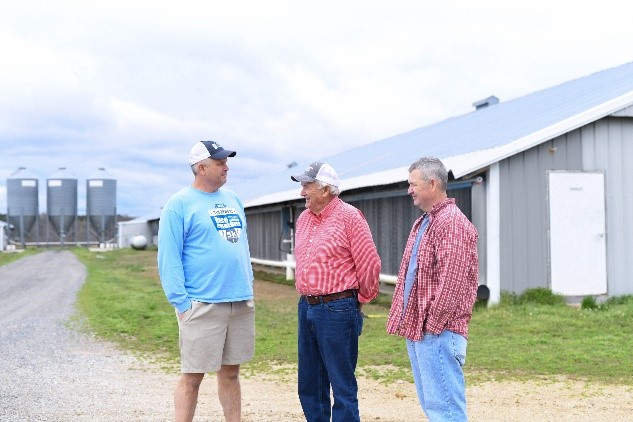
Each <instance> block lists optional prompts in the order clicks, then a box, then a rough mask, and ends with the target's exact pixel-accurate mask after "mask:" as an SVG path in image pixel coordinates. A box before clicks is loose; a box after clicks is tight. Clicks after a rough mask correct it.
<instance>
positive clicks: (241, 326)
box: [176, 299, 255, 374]
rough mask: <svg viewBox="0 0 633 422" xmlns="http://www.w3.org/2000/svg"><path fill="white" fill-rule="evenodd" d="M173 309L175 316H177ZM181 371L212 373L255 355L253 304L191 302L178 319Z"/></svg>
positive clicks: (249, 301) (246, 302)
mask: <svg viewBox="0 0 633 422" xmlns="http://www.w3.org/2000/svg"><path fill="white" fill-rule="evenodd" d="M177 313H178V310H176V318H178V315H177ZM178 332H179V346H180V363H181V371H182V373H186V374H202V373H206V372H215V371H217V370H219V369H220V366H221V365H240V364H242V363H244V362H247V361H249V360H251V359H252V358H253V355H254V354H255V303H254V302H253V300H252V299H251V300H244V301H241V302H226V303H203V302H196V301H192V304H191V309H189V310H188V311H186V312H185V313H184V315H183V318H182V320H180V319H179V320H178Z"/></svg>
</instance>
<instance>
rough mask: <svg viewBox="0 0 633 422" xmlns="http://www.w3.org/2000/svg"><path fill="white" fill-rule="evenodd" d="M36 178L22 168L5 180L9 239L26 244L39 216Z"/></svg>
mask: <svg viewBox="0 0 633 422" xmlns="http://www.w3.org/2000/svg"><path fill="white" fill-rule="evenodd" d="M38 195H39V188H38V183H37V177H36V176H35V175H34V174H33V173H31V172H30V171H28V170H27V169H26V168H24V167H20V168H18V169H17V170H16V171H15V172H14V173H13V174H12V175H11V176H9V178H8V179H7V217H8V223H9V238H10V239H12V240H14V241H18V242H20V243H21V244H22V245H24V243H25V242H26V237H27V236H28V235H29V233H30V232H31V229H32V228H33V225H34V224H35V222H36V221H37V216H38V214H39V206H38V203H39V201H38Z"/></svg>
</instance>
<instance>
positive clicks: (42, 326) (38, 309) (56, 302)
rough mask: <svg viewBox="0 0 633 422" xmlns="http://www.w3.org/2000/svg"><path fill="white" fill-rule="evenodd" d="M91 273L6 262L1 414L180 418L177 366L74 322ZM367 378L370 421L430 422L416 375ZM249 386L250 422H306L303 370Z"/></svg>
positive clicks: (574, 396)
mask: <svg viewBox="0 0 633 422" xmlns="http://www.w3.org/2000/svg"><path fill="white" fill-rule="evenodd" d="M85 276H86V271H85V268H84V267H83V265H82V264H81V263H80V262H79V261H78V260H77V259H76V258H75V256H74V255H73V254H72V253H71V252H67V251H46V252H43V253H40V254H36V255H32V256H27V257H25V258H22V259H20V260H18V261H16V262H14V263H11V264H8V265H5V266H2V267H0V327H2V328H1V329H0V421H108V422H110V421H170V420H173V409H172V394H173V388H174V386H175V383H176V381H177V379H178V374H175V373H171V374H170V373H164V372H161V371H160V370H158V369H157V368H154V367H152V366H151V365H149V364H146V363H144V362H141V361H139V360H137V359H136V358H134V357H133V356H130V355H128V354H126V353H123V352H121V351H118V350H116V349H115V348H114V347H112V346H111V345H109V344H106V343H103V342H100V341H97V340H95V339H94V338H92V337H90V336H88V335H85V334H80V333H77V332H75V331H74V330H73V329H72V328H69V325H68V318H69V317H70V316H71V315H72V313H73V304H74V301H75V298H76V293H77V291H78V290H79V288H80V287H81V284H82V283H83V282H84V280H85ZM265 284H266V285H270V283H265ZM266 288H273V289H274V288H277V287H274V285H270V286H269V287H266ZM256 294H257V292H256ZM361 353H362V351H361ZM290 372H291V373H294V371H290ZM207 378H208V379H206V380H205V382H203V384H202V388H201V394H200V400H199V404H198V411H197V416H196V419H195V420H196V421H221V420H223V418H222V413H221V408H220V405H219V403H218V401H217V398H216V386H215V380H214V377H213V375H211V376H209V377H207ZM359 386H360V392H359V401H360V408H361V416H362V419H363V420H364V421H379V422H397V421H412V420H418V421H424V420H426V419H425V418H424V416H423V414H422V412H421V410H420V408H419V406H418V404H417V399H416V397H415V389H414V388H413V386H412V385H411V384H410V383H407V382H402V383H397V384H393V385H390V386H384V385H381V384H378V383H376V382H374V381H372V380H369V379H360V380H359ZM242 390H243V415H244V418H243V419H244V421H252V422H255V421H257V422H262V421H263V422H266V421H270V422H276V421H301V420H304V418H303V416H302V413H301V408H300V405H299V402H298V399H297V397H296V376H295V375H288V376H285V377H283V378H280V377H279V376H274V375H260V376H257V377H250V378H243V379H242ZM467 394H468V410H469V415H470V420H471V421H475V422H477V421H481V422H488V421H513V422H514V421H519V422H520V421H552V422H554V421H555V422H565V421H569V422H576V421H578V422H581V421H582V422H584V421H633V390H632V389H631V388H630V387H626V386H599V385H588V384H585V383H578V382H571V381H567V380H556V381H542V382H503V383H486V384H480V385H476V386H471V387H469V388H468V390H467Z"/></svg>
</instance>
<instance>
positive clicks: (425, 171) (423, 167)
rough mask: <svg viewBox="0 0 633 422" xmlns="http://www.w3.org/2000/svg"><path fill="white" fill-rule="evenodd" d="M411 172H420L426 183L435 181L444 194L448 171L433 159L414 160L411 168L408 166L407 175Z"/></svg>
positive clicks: (437, 159) (437, 160) (436, 159)
mask: <svg viewBox="0 0 633 422" xmlns="http://www.w3.org/2000/svg"><path fill="white" fill-rule="evenodd" d="M413 170H420V173H422V178H423V179H424V180H426V181H428V180H431V179H435V180H438V181H439V182H440V188H441V189H442V190H443V191H444V192H446V186H447V185H448V171H446V167H444V164H442V162H441V161H440V160H439V158H435V157H422V158H419V159H418V160H416V161H415V162H414V163H413V164H411V166H409V173H411V172H412V171H413Z"/></svg>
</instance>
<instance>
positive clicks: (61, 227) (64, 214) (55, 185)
mask: <svg viewBox="0 0 633 422" xmlns="http://www.w3.org/2000/svg"><path fill="white" fill-rule="evenodd" d="M46 205H47V210H48V221H49V222H50V224H51V225H52V226H53V230H55V233H57V235H58V236H59V239H60V241H61V242H62V243H63V242H64V239H65V237H66V236H67V235H68V233H69V231H70V229H71V227H72V226H73V223H74V222H75V219H76V217H77V179H76V178H75V177H72V175H71V174H70V173H69V172H68V171H67V170H66V168H65V167H60V168H59V170H57V172H55V173H53V174H52V175H51V176H50V177H49V178H48V179H47V183H46Z"/></svg>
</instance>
